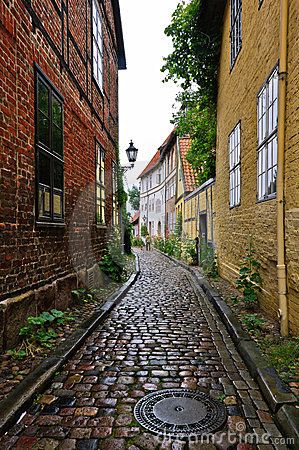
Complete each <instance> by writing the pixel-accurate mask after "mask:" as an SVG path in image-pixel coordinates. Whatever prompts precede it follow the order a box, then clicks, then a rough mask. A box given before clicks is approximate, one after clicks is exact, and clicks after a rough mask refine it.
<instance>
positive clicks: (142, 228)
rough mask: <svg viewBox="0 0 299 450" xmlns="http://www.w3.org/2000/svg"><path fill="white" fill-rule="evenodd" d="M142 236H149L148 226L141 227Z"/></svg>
mask: <svg viewBox="0 0 299 450" xmlns="http://www.w3.org/2000/svg"><path fill="white" fill-rule="evenodd" d="M140 234H141V236H142V237H145V236H147V235H148V230H147V226H146V225H141V228H140Z"/></svg>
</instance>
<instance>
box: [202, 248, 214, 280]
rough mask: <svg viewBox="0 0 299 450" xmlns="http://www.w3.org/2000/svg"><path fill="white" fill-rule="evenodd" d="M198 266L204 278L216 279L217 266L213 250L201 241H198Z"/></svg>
mask: <svg viewBox="0 0 299 450" xmlns="http://www.w3.org/2000/svg"><path fill="white" fill-rule="evenodd" d="M200 265H201V267H202V270H203V272H204V274H205V275H206V276H208V277H211V278H217V277H218V266H217V258H216V255H215V250H214V248H213V247H210V246H209V245H208V244H207V243H206V242H203V241H202V240H201V241H200Z"/></svg>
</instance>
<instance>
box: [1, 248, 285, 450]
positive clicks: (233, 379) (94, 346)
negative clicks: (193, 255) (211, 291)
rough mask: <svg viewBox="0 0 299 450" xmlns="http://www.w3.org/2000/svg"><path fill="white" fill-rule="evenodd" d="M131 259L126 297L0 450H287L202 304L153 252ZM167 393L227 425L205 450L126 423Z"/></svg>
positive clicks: (180, 274)
mask: <svg viewBox="0 0 299 450" xmlns="http://www.w3.org/2000/svg"><path fill="white" fill-rule="evenodd" d="M139 255H140V259H141V276H140V277H139V279H138V280H137V282H136V284H135V285H134V287H133V288H132V289H131V290H130V292H129V293H128V294H127V296H126V297H125V298H124V300H123V301H122V302H121V303H120V304H119V305H118V306H117V307H116V308H115V309H114V310H113V312H112V313H111V314H110V316H109V318H108V319H107V320H106V322H105V323H104V324H103V325H102V326H101V327H100V328H99V329H97V330H96V331H95V332H94V333H93V334H92V335H91V336H90V337H89V338H88V339H87V341H86V342H85V345H84V346H83V347H82V348H81V349H80V350H79V351H78V352H77V353H76V354H75V356H74V357H73V358H72V359H71V360H70V361H69V363H68V364H67V365H66V366H65V367H64V369H63V371H62V372H60V373H59V374H57V375H56V377H55V379H54V380H53V382H52V384H51V385H50V387H49V389H47V390H46V391H45V392H44V394H43V395H42V396H41V397H39V398H38V401H37V402H36V403H35V404H33V405H32V406H31V407H30V408H29V409H28V410H27V412H26V414H25V415H24V416H23V417H22V419H21V420H20V421H19V423H18V424H17V425H15V426H14V427H12V428H11V429H10V430H9V431H8V433H7V434H6V435H5V436H4V437H2V440H1V442H0V448H5V449H10V448H13V449H30V448H38V449H59V450H63V449H78V450H95V449H103V450H118V449H127V448H128V449H130V450H138V449H148V450H152V449H159V448H160V449H165V450H166V449H169V450H170V449H172V450H180V449H185V448H186V449H187V448H190V449H194V450H195V449H203V450H212V449H215V448H219V449H227V448H235V449H238V450H250V449H253V448H258V449H260V450H268V449H274V448H276V449H283V448H287V447H286V446H285V445H282V444H278V442H279V439H280V437H281V434H280V432H279V430H278V429H277V428H276V426H275V424H274V422H273V419H272V417H271V415H270V413H269V411H268V407H267V405H266V403H265V402H264V401H263V398H262V395H261V393H260V391H259V389H258V387H257V385H256V384H255V382H254V381H253V380H252V379H251V377H250V375H249V373H248V371H247V369H246V366H245V365H244V363H243V361H242V360H241V358H240V356H239V354H238V352H237V350H236V348H235V346H234V344H233V343H232V341H231V339H230V338H229V336H228V333H227V332H226V329H225V327H224V325H223V324H222V322H221V320H220V318H219V317H218V315H217V313H216V312H215V310H214V309H213V307H212V306H211V304H210V303H209V302H208V300H207V299H206V298H205V297H204V295H202V297H200V298H198V296H197V295H196V294H195V293H194V291H193V289H192V286H191V284H190V282H189V279H188V275H187V273H186V272H185V271H184V269H182V268H181V267H177V266H174V264H173V263H172V262H170V261H169V260H168V259H166V258H165V257H163V256H162V255H159V254H157V253H155V252H140V253H139ZM177 387H186V388H190V389H199V390H201V391H204V392H205V393H208V394H210V395H211V396H212V397H214V398H216V399H218V400H220V401H223V402H224V403H225V405H226V408H227V413H228V421H227V424H226V425H225V427H224V429H223V430H220V431H218V432H217V433H215V435H214V436H213V439H212V441H213V443H211V444H207V443H200V442H197V443H195V442H189V443H182V442H177V441H172V442H171V441H169V439H166V438H165V439H164V441H163V439H161V438H157V437H156V436H154V435H153V434H151V433H149V432H147V431H145V430H144V429H143V428H142V427H141V426H140V425H139V424H138V423H137V422H136V421H135V419H134V415H133V409H134V405H135V404H136V402H137V401H138V400H139V399H140V398H141V397H143V396H144V395H146V394H148V393H150V392H153V391H156V390H159V389H165V388H177ZM246 432H247V433H255V435H257V436H260V437H262V436H263V435H265V434H266V433H268V434H269V436H270V441H272V443H273V445H272V444H271V443H268V444H267V443H265V442H264V443H261V444H258V445H257V446H255V445H253V446H252V445H250V444H246V443H241V442H239V441H240V440H242V437H243V439H244V437H245V433H246ZM236 439H237V440H236ZM162 441H163V442H162ZM229 441H230V442H229ZM234 442H235V443H234ZM274 442H275V443H274Z"/></svg>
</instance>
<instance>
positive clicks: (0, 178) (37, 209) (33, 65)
mask: <svg viewBox="0 0 299 450" xmlns="http://www.w3.org/2000/svg"><path fill="white" fill-rule="evenodd" d="M0 49H1V50H0V55H1V59H0V72H1V76H0V90H1V95H0V114H1V115H0V147H1V151H0V245H1V246H0V347H1V346H2V347H7V346H11V345H14V343H15V341H16V337H17V332H18V328H19V326H20V325H21V324H22V323H23V321H24V318H25V317H26V316H27V315H29V314H36V313H39V312H41V311H43V310H47V309H49V308H51V307H54V306H55V307H57V308H59V309H63V308H65V307H66V306H67V305H68V303H69V299H70V290H71V289H74V288H76V287H77V286H80V285H84V284H86V283H87V281H89V282H91V283H92V279H93V275H94V273H95V271H93V270H89V269H92V268H95V267H96V262H97V261H98V260H99V259H100V256H101V252H102V250H103V247H104V245H105V240H106V235H107V230H109V226H110V225H111V223H113V222H115V221H116V220H117V212H116V201H115V200H116V185H115V182H114V179H115V178H114V174H115V173H116V164H117V150H116V149H117V145H118V69H125V65H126V61H125V52H124V44H123V36H122V27H121V18H120V12H119V4H118V0H103V1H101V2H100V1H98V0H92V1H88V0H68V1H67V0H62V1H58V0H32V1H27V0H9V1H7V2H1V3H0Z"/></svg>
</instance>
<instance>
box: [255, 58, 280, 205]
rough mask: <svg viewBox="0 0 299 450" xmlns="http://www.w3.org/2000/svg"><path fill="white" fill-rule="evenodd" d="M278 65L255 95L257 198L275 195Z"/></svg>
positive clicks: (268, 197) (262, 198) (267, 197)
mask: <svg viewBox="0 0 299 450" xmlns="http://www.w3.org/2000/svg"><path fill="white" fill-rule="evenodd" d="M277 127H278V66H276V67H275V69H274V70H273V71H272V72H271V74H270V76H269V77H268V79H267V81H266V83H265V84H264V85H263V87H262V89H261V90H260V92H259V93H258V96H257V141H258V149H257V200H258V201H263V200H268V199H271V198H273V197H276V177H277Z"/></svg>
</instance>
